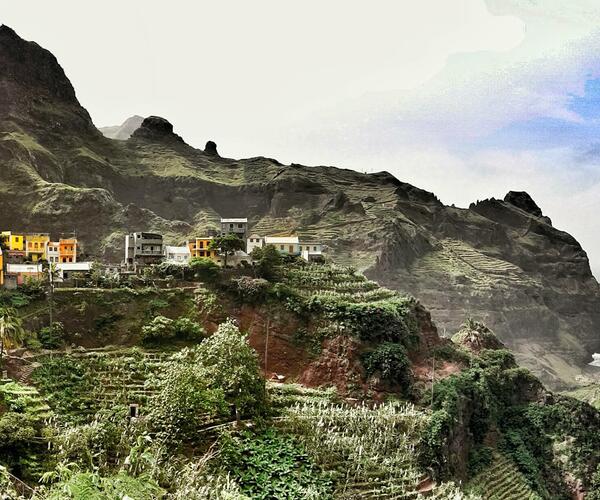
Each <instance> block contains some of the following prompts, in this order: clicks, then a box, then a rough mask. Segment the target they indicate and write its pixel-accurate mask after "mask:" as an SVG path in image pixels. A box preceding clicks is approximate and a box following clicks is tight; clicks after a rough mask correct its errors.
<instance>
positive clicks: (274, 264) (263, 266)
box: [251, 245, 283, 281]
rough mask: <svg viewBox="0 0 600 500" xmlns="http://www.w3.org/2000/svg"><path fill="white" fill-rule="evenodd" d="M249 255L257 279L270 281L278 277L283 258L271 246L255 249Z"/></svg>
mask: <svg viewBox="0 0 600 500" xmlns="http://www.w3.org/2000/svg"><path fill="white" fill-rule="evenodd" d="M251 255H252V260H253V261H254V263H255V265H256V270H257V272H258V275H259V277H261V278H263V279H266V280H270V281H273V280H276V279H277V278H278V277H279V275H280V272H281V265H282V263H283V258H282V257H281V253H279V251H278V250H277V249H276V248H275V247H274V246H273V245H266V246H264V247H262V248H260V247H256V248H255V249H254V250H252V254H251Z"/></svg>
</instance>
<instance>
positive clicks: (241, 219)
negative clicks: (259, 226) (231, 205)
mask: <svg viewBox="0 0 600 500" xmlns="http://www.w3.org/2000/svg"><path fill="white" fill-rule="evenodd" d="M224 222H225V223H228V222H240V223H241V222H245V223H248V219H247V218H245V217H243V218H237V219H236V218H233V219H225V218H223V217H221V224H223V223H224Z"/></svg>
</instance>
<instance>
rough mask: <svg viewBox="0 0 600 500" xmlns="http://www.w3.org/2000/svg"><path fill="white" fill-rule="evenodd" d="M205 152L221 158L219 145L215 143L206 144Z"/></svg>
mask: <svg viewBox="0 0 600 500" xmlns="http://www.w3.org/2000/svg"><path fill="white" fill-rule="evenodd" d="M204 152H205V153H206V154H207V155H212V156H219V153H218V151H217V143H216V142H214V141H208V142H207V143H206V146H204Z"/></svg>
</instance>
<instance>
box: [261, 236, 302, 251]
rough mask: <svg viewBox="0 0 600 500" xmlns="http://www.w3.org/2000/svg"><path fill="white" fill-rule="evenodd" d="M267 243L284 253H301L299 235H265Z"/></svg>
mask: <svg viewBox="0 0 600 500" xmlns="http://www.w3.org/2000/svg"><path fill="white" fill-rule="evenodd" d="M265 245H273V246H274V247H275V248H276V249H277V250H279V252H281V253H282V254H284V255H300V241H299V240H298V236H265Z"/></svg>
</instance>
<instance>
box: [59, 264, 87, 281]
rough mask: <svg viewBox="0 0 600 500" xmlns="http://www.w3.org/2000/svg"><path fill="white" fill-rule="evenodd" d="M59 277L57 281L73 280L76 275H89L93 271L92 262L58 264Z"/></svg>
mask: <svg viewBox="0 0 600 500" xmlns="http://www.w3.org/2000/svg"><path fill="white" fill-rule="evenodd" d="M56 270H57V271H58V276H57V278H56V281H65V280H68V279H71V278H72V277H73V275H74V274H88V273H90V272H91V271H92V263H91V262H60V263H58V264H56Z"/></svg>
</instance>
